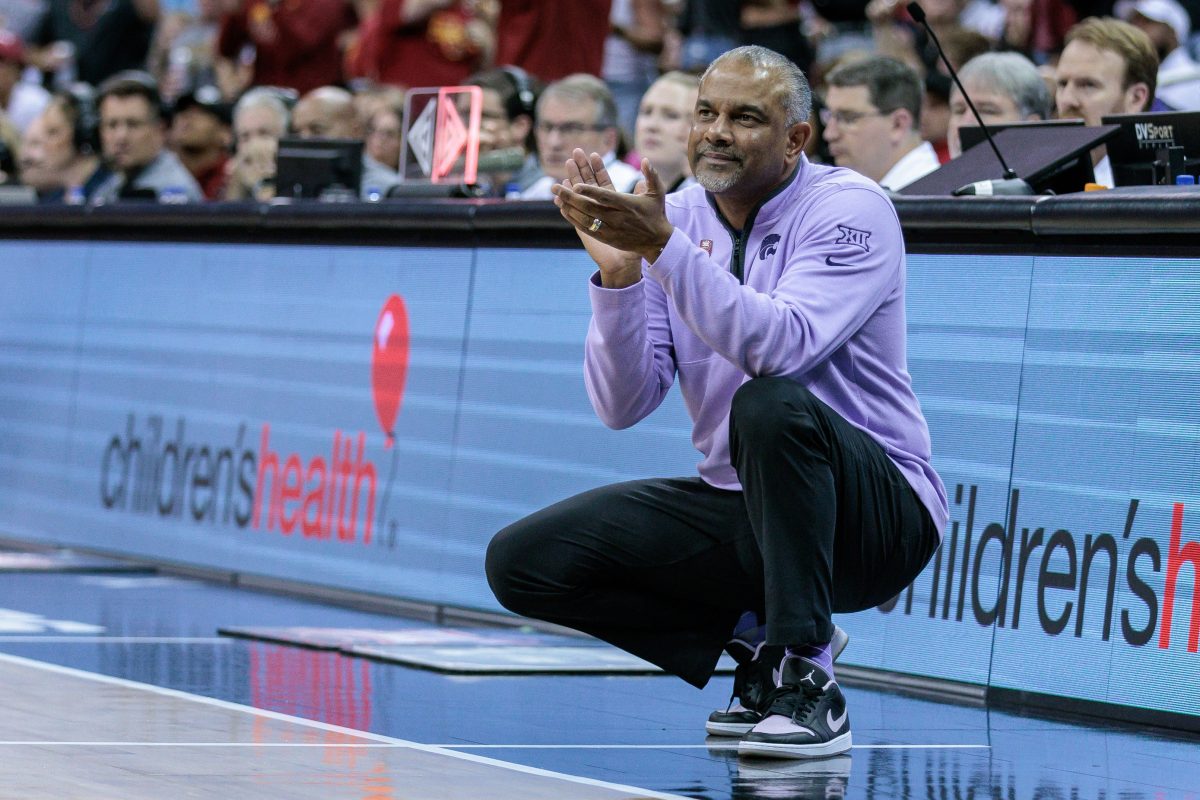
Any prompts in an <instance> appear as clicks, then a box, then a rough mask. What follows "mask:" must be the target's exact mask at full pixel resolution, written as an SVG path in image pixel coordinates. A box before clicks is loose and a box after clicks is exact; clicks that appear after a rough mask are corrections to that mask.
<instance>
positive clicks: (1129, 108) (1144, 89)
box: [1125, 82, 1150, 114]
mask: <svg viewBox="0 0 1200 800" xmlns="http://www.w3.org/2000/svg"><path fill="white" fill-rule="evenodd" d="M1149 105H1150V87H1149V86H1147V85H1146V84H1144V83H1140V82H1139V83H1134V84H1131V85H1130V86H1129V88H1127V89H1126V90H1125V113H1127V114H1137V113H1139V112H1142V111H1145V110H1146V108H1147V107H1148V106H1149Z"/></svg>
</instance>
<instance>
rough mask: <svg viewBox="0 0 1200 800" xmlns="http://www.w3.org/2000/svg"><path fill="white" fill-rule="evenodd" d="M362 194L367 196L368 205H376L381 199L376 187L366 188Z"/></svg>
mask: <svg viewBox="0 0 1200 800" xmlns="http://www.w3.org/2000/svg"><path fill="white" fill-rule="evenodd" d="M364 194H365V195H366V196H367V202H368V203H378V202H379V201H380V200H382V199H383V192H382V191H380V190H379V187H378V186H368V187H367V188H366V191H365V192H364Z"/></svg>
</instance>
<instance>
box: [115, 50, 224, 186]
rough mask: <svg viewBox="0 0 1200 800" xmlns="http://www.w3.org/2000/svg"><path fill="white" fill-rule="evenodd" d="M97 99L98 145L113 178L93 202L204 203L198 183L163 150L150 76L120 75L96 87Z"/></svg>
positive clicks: (157, 104)
mask: <svg viewBox="0 0 1200 800" xmlns="http://www.w3.org/2000/svg"><path fill="white" fill-rule="evenodd" d="M97 96H98V97H99V101H98V103H97V105H98V107H99V110H100V144H101V148H102V150H103V153H104V159H105V161H107V162H108V166H109V168H110V169H111V170H112V172H113V174H112V175H111V176H109V178H108V179H107V180H106V181H104V183H102V184H101V185H100V187H99V188H97V189H96V192H95V194H94V195H93V197H92V202H94V203H112V202H119V201H124V200H160V201H166V202H173V203H177V202H194V201H199V200H203V199H204V193H203V192H202V191H201V190H200V184H198V183H196V179H195V178H193V177H192V174H191V173H190V172H188V171H187V169H186V168H185V167H184V166H183V164H181V163H180V162H179V158H178V157H176V155H175V154H174V153H172V152H171V151H170V150H168V149H167V148H166V125H165V123H164V120H163V109H162V102H161V100H160V98H159V96H158V89H157V88H156V87H155V85H154V78H152V77H151V76H150V75H148V74H147V73H144V72H132V71H131V72H120V73H117V74H116V75H114V76H112V77H111V78H109V79H108V80H107V81H105V82H104V83H102V84H101V85H100V89H99V92H98V95H97Z"/></svg>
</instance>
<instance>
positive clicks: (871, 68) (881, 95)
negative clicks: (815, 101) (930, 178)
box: [821, 56, 940, 191]
mask: <svg viewBox="0 0 1200 800" xmlns="http://www.w3.org/2000/svg"><path fill="white" fill-rule="evenodd" d="M826 84H827V86H828V89H827V90H826V93H825V109H824V110H823V111H822V117H821V122H822V123H823V125H824V136H825V141H826V142H828V143H829V152H830V154H831V155H832V156H833V159H834V162H835V163H836V164H837V165H838V166H839V167H849V168H850V169H852V170H854V171H855V172H859V173H861V174H863V175H866V176H867V177H868V178H870V179H871V180H873V181H876V182H877V183H879V184H880V185H881V186H883V187H884V188H886V189H891V190H892V191H898V190H900V189H902V188H904V187H905V186H907V185H908V184H910V183H912V182H913V181H915V180H917V179H918V178H922V177H924V176H925V175H928V174H929V173H930V172H933V171H934V170H935V169H937V168H938V167H939V166H940V164H939V162H938V157H937V153H936V152H934V149H933V146H932V145H930V144H929V142H926V141H923V140H922V139H921V133H920V130H921V128H920V126H921V100H922V95H923V94H924V87H923V86H922V84H921V79H920V77H918V76H917V73H916V71H915V70H913V69H912V67H909V66H907V65H905V64H901V63H900V62H899V61H896V60H895V59H892V58H888V57H886V56H872V57H871V58H866V59H863V60H861V61H851V62H850V63H847V64H843V65H842V66H840V67H838V68H837V69H835V70H834V71H833V72H831V73H830V74H829V76H828V77H827V78H826Z"/></svg>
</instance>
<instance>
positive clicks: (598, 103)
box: [521, 73, 642, 200]
mask: <svg viewBox="0 0 1200 800" xmlns="http://www.w3.org/2000/svg"><path fill="white" fill-rule="evenodd" d="M533 129H534V133H535V135H536V136H537V145H538V157H539V159H540V160H541V166H542V172H543V175H542V177H540V178H538V179H537V180H536V181H534V182H533V184H532V185H530V187H529V188H528V189H526V190H525V191H523V192H522V193H521V199H522V200H551V199H553V197H554V195H552V194H551V193H550V187H551V186H553V185H554V184H556V183H558V182H560V181H562V180H563V179H564V178H566V177H567V170H566V166H565V165H566V162H567V160H568V159H570V158H571V154H572V153H573V152H574V150H575V148H577V147H578V148H580V149H581V150H583V151H584V152H585V153H603V154H604V166H605V168H607V169H608V174H609V177H611V178H612V183H613V186H615V187H616V188H618V189H620V190H621V191H632V190H633V188H634V186H636V185H637V182H638V180H639V179H640V178H641V177H642V173H641V172H640V171H639V170H638V169H636V168H634V167H631V166H630V165H629V164H626V163H625V162H623V161H621V160H620V159H618V158H617V142H618V139H619V137H620V132H619V129H618V127H617V106H616V103H615V102H614V101H613V96H612V92H610V91H609V90H608V87H607V86H606V85H605V84H604V81H602V80H600V79H599V78H597V77H595V76H594V75H585V74H583V73H578V74H575V75H568V76H567V77H565V78H563V79H562V80H560V81H556V82H554V83H552V84H550V85H549V86H547V87H546V89H545V91H543V92H542V94H541V96H540V97H538V102H537V121H536V122H535V123H534V128H533Z"/></svg>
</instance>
